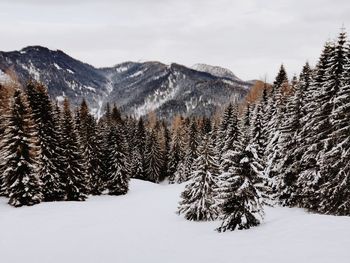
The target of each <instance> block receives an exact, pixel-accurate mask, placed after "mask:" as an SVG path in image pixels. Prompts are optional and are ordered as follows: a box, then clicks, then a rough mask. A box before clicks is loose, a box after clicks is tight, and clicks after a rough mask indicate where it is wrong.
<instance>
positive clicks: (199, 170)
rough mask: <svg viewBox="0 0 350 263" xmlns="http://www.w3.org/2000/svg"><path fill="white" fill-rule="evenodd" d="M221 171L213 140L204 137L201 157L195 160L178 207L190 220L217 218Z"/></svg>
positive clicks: (200, 149) (179, 211) (200, 152)
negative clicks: (217, 191) (218, 185)
mask: <svg viewBox="0 0 350 263" xmlns="http://www.w3.org/2000/svg"><path fill="white" fill-rule="evenodd" d="M218 173H219V166H218V161H217V158H216V156H215V149H214V145H213V142H212V141H211V140H210V138H209V137H208V136H205V137H204V138H203V142H202V144H201V145H200V148H199V157H198V158H197V159H196V161H195V162H194V169H193V172H192V179H191V181H190V182H189V183H188V184H187V185H186V187H185V190H184V191H183V192H182V194H181V201H180V204H179V208H178V213H179V214H184V216H185V218H186V219H187V220H190V221H208V220H214V219H216V218H217V215H218V211H217V209H216V199H215V191H216V188H217V180H218V179H217V177H218Z"/></svg>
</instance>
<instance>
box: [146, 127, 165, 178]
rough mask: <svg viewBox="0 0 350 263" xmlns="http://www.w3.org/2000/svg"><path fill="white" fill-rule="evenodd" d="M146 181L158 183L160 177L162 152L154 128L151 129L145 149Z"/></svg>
mask: <svg viewBox="0 0 350 263" xmlns="http://www.w3.org/2000/svg"><path fill="white" fill-rule="evenodd" d="M145 161H146V179H147V180H149V181H151V182H154V183H159V181H160V177H161V168H162V167H163V163H162V152H161V149H160V145H159V138H158V136H157V131H156V129H155V128H153V129H152V131H151V133H150V135H149V138H148V140H147V147H146V156H145Z"/></svg>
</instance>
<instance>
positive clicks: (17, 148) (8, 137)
mask: <svg viewBox="0 0 350 263" xmlns="http://www.w3.org/2000/svg"><path fill="white" fill-rule="evenodd" d="M3 142H4V144H3V147H4V151H3V152H2V154H4V159H3V161H4V163H3V164H2V165H3V167H4V171H3V178H4V182H3V184H4V186H3V188H4V189H6V193H7V195H8V197H9V198H10V199H9V204H10V205H13V206H15V207H18V206H23V205H34V204H37V203H39V202H40V201H42V199H43V195H42V193H41V181H40V178H39V177H38V176H37V171H38V169H37V159H38V153H39V148H38V146H37V138H36V131H35V125H34V122H33V120H32V114H31V112H30V109H29V106H28V104H27V102H26V101H25V98H24V97H23V95H22V92H21V91H20V90H16V91H15V93H14V97H13V101H12V105H11V108H10V116H9V117H8V122H7V128H6V130H5V135H4V141H3Z"/></svg>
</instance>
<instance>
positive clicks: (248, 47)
mask: <svg viewBox="0 0 350 263" xmlns="http://www.w3.org/2000/svg"><path fill="white" fill-rule="evenodd" d="M349 14H350V1H349V0H303V1H296V0H279V1H277V0H260V1H259V0H240V1H238V0H55V1H50V0H0V24H1V26H0V36H1V38H0V50H2V51H12V50H20V49H22V48H23V47H25V46H28V45H42V46H46V47H48V48H50V49H60V50H62V51H64V52H66V53H67V54H69V55H70V56H72V57H74V58H77V59H79V60H81V61H83V62H86V63H89V64H91V65H93V66H96V67H105V66H113V65H115V64H118V63H121V62H124V61H148V60H157V61H161V62H163V63H171V62H176V63H180V64H183V65H186V66H192V65H194V64H196V63H206V64H210V65H217V66H222V67H226V68H228V69H230V70H232V71H233V72H234V73H235V74H236V75H237V76H238V77H240V78H242V79H245V80H249V79H261V80H263V79H265V77H266V78H267V80H268V81H273V79H274V77H275V75H276V74H277V71H278V69H279V67H280V65H281V63H283V64H284V65H285V67H286V68H287V71H288V74H289V75H293V74H299V72H300V70H301V68H302V66H303V64H304V63H305V62H306V61H309V62H310V63H311V64H315V62H316V61H317V58H318V56H319V54H320V52H321V50H322V46H323V44H324V43H325V41H327V40H329V39H334V38H336V37H337V35H338V33H339V32H340V28H341V27H342V26H343V25H344V26H345V28H350V15H349Z"/></svg>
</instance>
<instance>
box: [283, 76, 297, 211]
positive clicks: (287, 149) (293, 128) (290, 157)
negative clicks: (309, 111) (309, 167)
mask: <svg viewBox="0 0 350 263" xmlns="http://www.w3.org/2000/svg"><path fill="white" fill-rule="evenodd" d="M301 91H302V90H301V89H300V87H299V84H298V82H297V79H296V77H295V76H294V78H293V80H292V84H291V91H290V93H291V94H290V95H289V96H287V97H286V100H287V103H286V114H285V117H284V120H283V121H282V123H281V128H280V137H279V142H278V143H279V148H280V149H281V153H282V156H283V158H281V159H280V160H279V162H280V163H279V171H280V173H279V175H278V177H277V180H278V186H277V187H278V191H279V193H278V195H279V199H280V202H281V203H282V205H288V206H294V205H296V197H295V196H294V195H295V194H296V181H297V176H298V173H299V170H300V169H299V167H298V161H299V160H298V159H297V156H298V155H296V154H295V152H296V150H297V149H298V147H299V145H298V143H297V134H298V133H299V131H300V129H301V123H300V119H301V116H302V113H301V100H302V92H301Z"/></svg>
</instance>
